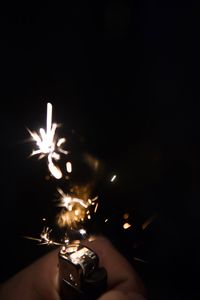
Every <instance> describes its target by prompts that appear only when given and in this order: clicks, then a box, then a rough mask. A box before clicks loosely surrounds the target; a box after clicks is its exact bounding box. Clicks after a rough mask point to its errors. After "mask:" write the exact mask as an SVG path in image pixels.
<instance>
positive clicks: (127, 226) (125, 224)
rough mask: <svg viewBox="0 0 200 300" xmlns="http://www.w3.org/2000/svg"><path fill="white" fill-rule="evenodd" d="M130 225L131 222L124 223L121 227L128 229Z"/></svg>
mask: <svg viewBox="0 0 200 300" xmlns="http://www.w3.org/2000/svg"><path fill="white" fill-rule="evenodd" d="M130 227H131V224H129V223H124V225H123V228H124V229H125V230H126V229H128V228H130Z"/></svg>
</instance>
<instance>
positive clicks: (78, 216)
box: [57, 189, 97, 227]
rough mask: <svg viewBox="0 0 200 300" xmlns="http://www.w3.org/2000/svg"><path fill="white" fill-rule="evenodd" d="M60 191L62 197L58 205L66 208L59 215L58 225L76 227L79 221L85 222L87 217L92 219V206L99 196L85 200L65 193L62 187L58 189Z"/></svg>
mask: <svg viewBox="0 0 200 300" xmlns="http://www.w3.org/2000/svg"><path fill="white" fill-rule="evenodd" d="M58 192H59V194H60V199H59V202H58V204H57V206H58V207H62V208H64V209H65V210H64V211H62V212H61V213H60V215H59V216H58V225H60V226H61V227H64V226H66V225H68V226H70V227H76V225H77V223H79V222H83V221H84V220H85V219H86V218H87V219H91V215H90V207H91V206H92V205H94V204H95V203H94V202H95V201H96V200H97V197H95V198H93V199H87V200H84V199H81V198H77V197H73V196H71V195H69V194H65V193H64V192H63V191H62V190H61V189H58Z"/></svg>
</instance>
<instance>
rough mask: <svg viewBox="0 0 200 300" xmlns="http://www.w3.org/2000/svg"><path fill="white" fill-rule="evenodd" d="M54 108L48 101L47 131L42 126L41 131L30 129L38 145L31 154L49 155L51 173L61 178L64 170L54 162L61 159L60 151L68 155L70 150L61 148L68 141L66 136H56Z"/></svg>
mask: <svg viewBox="0 0 200 300" xmlns="http://www.w3.org/2000/svg"><path fill="white" fill-rule="evenodd" d="M52 109H53V107H52V104H51V103H47V118H46V131H45V129H44V128H40V129H39V133H37V132H32V131H30V130H29V129H28V131H29V133H30V135H31V137H32V138H33V140H34V141H35V142H36V145H37V147H38V148H37V149H36V150H33V152H32V154H31V155H32V156H33V155H39V159H41V158H43V157H47V160H48V168H49V171H50V173H51V174H52V175H53V176H54V177H55V178H56V179H60V178H62V176H63V175H62V172H61V170H60V168H59V167H58V166H57V165H55V163H54V162H55V161H58V160H59V159H60V153H63V154H65V155H67V154H68V151H66V150H64V149H62V148H61V146H62V145H63V144H64V143H65V141H66V140H65V138H57V137H56V129H57V128H58V124H56V123H52Z"/></svg>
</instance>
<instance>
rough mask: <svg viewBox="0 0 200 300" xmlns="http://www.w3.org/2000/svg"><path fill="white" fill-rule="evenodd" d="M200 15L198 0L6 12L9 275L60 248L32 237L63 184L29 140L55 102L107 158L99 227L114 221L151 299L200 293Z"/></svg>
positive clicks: (4, 164) (4, 265)
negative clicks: (53, 179)
mask: <svg viewBox="0 0 200 300" xmlns="http://www.w3.org/2000/svg"><path fill="white" fill-rule="evenodd" d="M199 18H200V7H199V4H198V1H186V2H182V1H180V3H179V2H178V1H154V0H153V1H147V0H146V1H125V0H124V1H93V3H92V4H91V3H89V2H85V1H73V2H72V4H71V2H69V1H68V2H66V3H65V5H64V4H63V5H59V4H56V2H54V4H52V5H51V4H48V5H44V6H42V4H41V5H38V6H37V5H36V4H34V3H33V4H31V3H30V2H27V4H25V5H24V4H23V5H20V4H19V3H18V2H16V3H15V4H12V5H10V4H9V5H7V6H4V7H2V8H1V16H0V41H1V43H0V74H1V88H0V95H1V101H0V103H1V104H0V136H1V147H0V155H1V156H0V157H1V160H0V163H1V168H0V170H1V201H0V214H1V217H0V232H1V263H0V270H1V272H0V276H1V281H4V280H5V279H7V278H8V277H9V276H11V275H13V274H14V273H16V272H17V271H18V270H19V269H21V268H23V267H24V266H26V265H28V264H29V263H30V262H31V261H33V260H34V259H36V258H37V257H39V256H40V255H41V254H43V253H45V252H46V251H48V250H49V248H48V249H47V248H46V247H44V248H42V247H41V246H37V245H36V243H33V242H31V241H26V240H24V239H23V238H21V236H23V235H34V236H37V235H38V234H39V232H40V230H41V228H42V224H41V218H42V217H44V216H46V215H45V214H46V213H47V211H48V209H47V206H48V204H49V206H51V199H52V198H53V195H54V191H55V186H56V184H55V183H53V184H50V183H49V182H47V181H45V180H44V177H45V175H46V174H47V170H46V168H45V165H44V162H38V161H37V159H36V158H32V159H28V156H29V153H30V151H31V148H32V145H30V143H27V142H26V141H27V139H28V138H29V135H28V133H27V131H26V127H29V128H30V129H37V128H39V127H40V126H41V125H42V126H43V124H45V123H44V122H45V117H46V116H45V115H46V102H47V101H51V102H52V103H53V105H54V118H55V120H56V121H58V122H61V123H63V125H64V127H65V128H66V130H67V131H70V130H72V129H73V130H74V132H75V134H76V140H78V141H82V144H84V149H86V150H87V152H89V153H90V154H92V155H93V156H94V157H97V158H98V159H99V160H100V161H101V162H102V164H103V165H104V167H105V168H104V174H103V178H104V179H105V180H101V181H103V183H102V182H101V183H100V184H99V186H98V189H99V191H100V192H99V193H100V201H102V209H101V210H100V212H99V215H98V216H97V223H98V222H99V223H98V224H100V220H104V219H105V218H107V217H108V218H109V222H108V223H106V224H104V223H103V224H104V225H102V226H100V225H98V226H99V228H101V231H102V232H103V233H104V234H107V235H108V236H109V237H110V238H111V239H112V241H113V242H114V243H115V244H116V246H117V247H118V248H119V249H120V250H121V251H122V252H123V253H124V255H126V257H127V258H128V259H129V261H130V262H131V263H132V264H133V265H134V266H135V268H136V269H137V270H138V272H139V273H140V274H141V276H142V278H143V279H144V281H145V283H146V285H147V287H148V289H149V295H150V299H183V298H185V299H186V298H187V299H188V298H189V299H198V294H199V291H198V290H199V274H198V272H199V265H200V259H199V223H200V219H199V217H200V205H199V200H200V120H199V113H200V110H199V98H200V94H199V79H200V75H199V74H200V73H199V66H200V64H199V56H200V54H199V53H200V47H199V36H200V30H199ZM77 145H78V143H77ZM114 173H116V174H117V175H118V178H117V180H116V182H115V184H113V185H110V184H109V183H108V184H106V182H107V180H108V179H109V178H110V176H111V175H112V174H114ZM104 181H105V182H104ZM108 181H109V180H108ZM124 212H129V213H130V222H131V223H132V227H131V228H130V229H129V230H127V231H124V230H123V228H122V224H123V218H122V216H123V213H124ZM153 215H156V216H157V218H155V220H154V222H153V223H152V224H151V225H149V226H148V227H147V229H146V230H144V231H142V229H141V228H142V224H143V223H144V221H145V220H146V219H148V218H149V217H151V216H153ZM102 222H103V221H102ZM98 226H97V227H98ZM136 246H137V247H136ZM134 257H138V258H141V259H143V260H144V261H145V262H139V261H138V260H134Z"/></svg>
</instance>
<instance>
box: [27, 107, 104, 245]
mask: <svg viewBox="0 0 200 300" xmlns="http://www.w3.org/2000/svg"><path fill="white" fill-rule="evenodd" d="M52 111H53V107H52V104H51V103H47V115H46V130H45V129H44V128H40V129H39V133H37V132H35V131H33V132H32V131H30V130H29V129H28V131H29V133H30V135H31V137H32V139H33V141H34V142H35V143H36V147H37V148H36V149H34V150H33V151H32V154H31V156H34V155H38V158H39V159H42V158H46V159H47V165H48V169H49V172H50V174H51V175H52V176H53V177H55V178H56V179H61V178H63V173H62V171H61V168H60V166H59V164H58V163H59V161H60V158H61V154H64V155H67V154H68V153H69V152H68V151H67V150H65V149H63V148H62V146H63V145H64V143H65V142H66V139H65V138H63V137H62V138H60V137H58V135H57V132H56V130H57V128H58V127H59V125H58V124H57V123H52ZM65 167H66V172H67V174H68V175H69V174H70V173H72V163H71V162H70V161H67V162H66V163H65ZM57 190H58V193H59V195H60V197H59V199H58V201H57V207H60V208H61V212H60V213H59V214H58V216H57V218H56V220H57V224H58V225H59V227H61V228H69V229H70V230H75V229H77V228H78V227H79V228H80V226H82V225H83V223H84V221H86V220H87V219H91V212H92V209H91V208H92V206H93V205H95V204H96V205H95V208H94V209H93V212H95V213H96V211H97V207H98V203H97V202H96V200H97V197H95V198H92V199H90V198H89V197H87V196H88V191H87V186H85V187H84V191H83V193H82V194H84V197H83V195H82V197H80V195H79V194H80V191H79V190H80V189H78V188H77V187H75V188H74V190H75V191H76V192H77V193H76V192H73V194H72V193H71V192H70V193H65V192H64V191H63V190H62V189H60V188H58V189H57ZM76 194H77V195H76ZM50 233H51V230H50V229H49V228H48V227H45V228H44V229H43V231H42V233H41V234H40V239H37V238H31V237H28V238H30V239H33V240H36V241H39V242H40V243H41V244H43V245H52V244H53V245H55V244H58V243H56V242H54V241H53V240H52V239H50ZM79 233H80V235H81V236H82V237H85V236H86V231H85V229H83V228H81V229H80V230H79ZM67 243H69V239H68V238H67V239H64V244H67Z"/></svg>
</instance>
